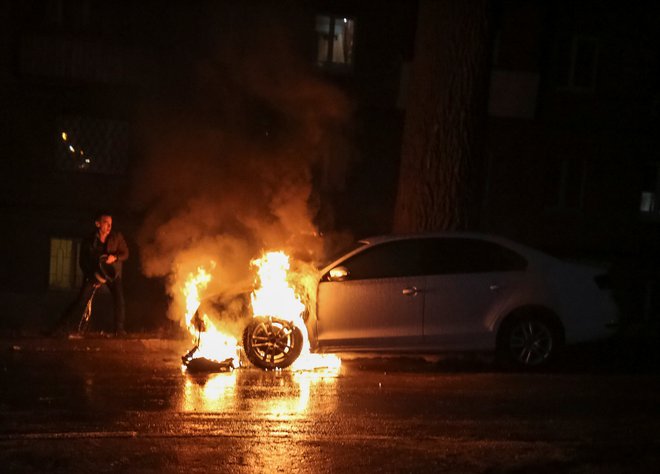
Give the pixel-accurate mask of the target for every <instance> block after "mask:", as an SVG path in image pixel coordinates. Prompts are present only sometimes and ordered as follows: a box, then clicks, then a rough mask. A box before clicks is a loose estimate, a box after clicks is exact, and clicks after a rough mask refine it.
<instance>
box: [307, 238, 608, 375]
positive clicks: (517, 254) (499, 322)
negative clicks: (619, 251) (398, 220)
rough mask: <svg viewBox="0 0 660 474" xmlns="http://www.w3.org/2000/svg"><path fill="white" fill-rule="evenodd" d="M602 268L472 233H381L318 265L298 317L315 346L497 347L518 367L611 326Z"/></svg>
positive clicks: (541, 361) (536, 363)
mask: <svg viewBox="0 0 660 474" xmlns="http://www.w3.org/2000/svg"><path fill="white" fill-rule="evenodd" d="M608 281H609V280H608V278H607V274H606V272H605V271H603V270H602V269H597V268H592V267H588V266H585V265H580V264H575V263H569V262H564V261H561V260H558V259H556V258H554V257H551V256H549V255H546V254H544V253H541V252H539V251H536V250H533V249H530V248H528V247H525V246H523V245H520V244H517V243H514V242H511V241H509V240H506V239H503V238H499V237H493V236H488V235H483V234H475V233H436V234H422V235H406V236H391V235H390V236H381V237H374V238H369V239H365V240H362V241H361V242H360V245H359V246H358V247H357V248H355V249H354V250H351V251H349V252H348V253H346V254H345V255H343V256H342V257H340V258H339V259H337V260H335V261H334V262H332V263H331V264H329V265H328V266H326V267H325V268H324V269H323V270H322V271H321V280H320V282H319V285H318V294H317V305H316V311H315V312H314V311H312V312H311V313H312V315H311V317H310V318H309V319H308V320H307V322H306V325H307V326H308V332H309V335H310V339H311V342H312V349H313V350H315V351H317V352H360V351H365V352H384V353H440V352H448V351H461V352H464V351H496V352H497V354H498V355H499V356H500V357H501V358H502V359H503V360H505V361H507V362H508V363H509V364H512V365H515V366H517V367H520V368H533V367H541V366H544V365H546V364H547V363H549V362H550V361H552V360H553V359H554V358H555V357H556V355H557V354H558V353H559V351H560V350H561V349H562V348H563V346H564V344H572V343H577V342H581V341H588V340H593V339H599V338H603V337H606V336H608V335H610V334H611V333H612V331H613V327H614V325H615V324H616V322H617V309H616V306H615V304H614V302H613V300H612V297H611V292H610V290H609V288H608V286H609V285H608Z"/></svg>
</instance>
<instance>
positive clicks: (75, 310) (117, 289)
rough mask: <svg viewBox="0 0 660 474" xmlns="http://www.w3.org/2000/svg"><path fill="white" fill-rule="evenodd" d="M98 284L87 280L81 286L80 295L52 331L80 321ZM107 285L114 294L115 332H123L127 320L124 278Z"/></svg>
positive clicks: (57, 330) (54, 331)
mask: <svg viewBox="0 0 660 474" xmlns="http://www.w3.org/2000/svg"><path fill="white" fill-rule="evenodd" d="M97 285H99V283H97V282H96V281H94V280H88V279H86V280H85V282H84V283H83V284H82V286H81V287H80V291H79V292H78V296H77V297H76V299H75V300H74V301H73V302H72V303H71V304H70V305H69V306H68V307H67V309H66V310H65V311H64V313H63V314H62V316H61V317H60V319H59V320H58V321H57V323H56V324H55V327H54V328H53V329H52V331H51V332H53V333H56V332H59V331H66V330H67V326H68V325H69V324H71V323H74V322H75V323H78V321H80V319H81V318H82V316H83V313H84V312H85V308H86V307H87V303H88V302H89V300H90V299H91V298H92V296H93V295H94V289H95V288H96V286H97ZM106 285H108V289H109V290H110V293H111V294H112V301H113V303H114V312H115V332H123V331H124V320H125V308H124V306H125V302H124V286H123V284H122V279H121V277H119V278H116V279H115V280H114V281H108V282H106Z"/></svg>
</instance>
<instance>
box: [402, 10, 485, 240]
mask: <svg viewBox="0 0 660 474" xmlns="http://www.w3.org/2000/svg"><path fill="white" fill-rule="evenodd" d="M415 48H416V49H415V59H414V63H413V69H412V77H411V87H410V91H409V95H408V104H407V110H406V123H405V129H404V137H403V152H402V157H401V170H400V176H399V188H398V193H397V200H396V206H395V214H394V231H395V232H421V231H435V230H464V229H474V228H475V227H476V226H477V225H478V214H479V208H480V194H481V193H480V189H481V188H482V182H481V168H482V161H483V159H482V155H483V141H484V139H483V136H484V126H485V119H486V99H487V90H488V79H489V57H490V34H489V28H488V0H420V5H419V18H418V24H417V37H416V46H415Z"/></svg>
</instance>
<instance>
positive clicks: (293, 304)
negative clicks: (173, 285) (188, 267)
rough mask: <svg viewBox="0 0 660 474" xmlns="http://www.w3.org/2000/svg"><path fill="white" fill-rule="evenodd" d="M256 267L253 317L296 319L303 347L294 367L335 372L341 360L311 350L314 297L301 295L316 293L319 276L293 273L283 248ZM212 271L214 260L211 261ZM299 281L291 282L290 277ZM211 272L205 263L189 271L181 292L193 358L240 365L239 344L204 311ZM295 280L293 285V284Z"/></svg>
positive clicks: (254, 262) (256, 264)
mask: <svg viewBox="0 0 660 474" xmlns="http://www.w3.org/2000/svg"><path fill="white" fill-rule="evenodd" d="M251 263H252V265H254V266H255V267H256V268H257V277H258V278H257V281H256V284H255V289H254V291H253V292H252V294H251V303H252V312H253V316H255V317H256V316H274V317H277V318H280V319H284V320H287V321H291V322H293V323H294V324H295V325H296V326H297V327H298V328H299V329H300V331H301V332H302V334H303V348H302V352H301V354H300V357H299V358H298V359H297V360H296V362H294V364H293V365H292V366H291V368H292V369H293V370H318V369H325V370H328V371H330V372H332V373H333V374H334V375H336V374H337V373H338V371H339V368H340V365H341V361H340V360H339V358H337V357H335V356H330V355H319V354H311V353H310V350H309V337H308V333H307V328H306V327H305V322H304V320H303V315H304V313H305V309H306V307H305V304H304V303H303V301H306V302H308V304H309V301H311V300H312V298H311V297H310V295H304V297H301V296H300V295H299V294H298V292H297V291H296V289H295V288H294V286H295V287H296V288H299V291H303V292H306V293H313V292H315V291H316V288H315V285H310V282H315V281H316V278H315V277H316V275H315V274H313V273H312V272H311V271H308V272H300V273H296V274H295V276H292V272H290V267H291V265H290V262H289V256H288V255H287V254H286V253H284V252H282V251H271V252H266V253H264V255H263V256H262V257H261V258H259V259H255V260H253V261H252V262H251ZM210 268H211V270H212V269H213V268H215V262H211V263H210ZM294 279H295V280H297V281H295V282H291V281H290V280H294ZM211 280H212V275H211V273H209V272H208V271H207V270H206V269H205V268H204V267H203V266H200V267H198V268H197V271H196V272H195V273H192V272H191V273H189V274H188V276H187V278H186V280H185V282H184V284H183V286H182V288H181V294H182V296H183V297H184V299H185V322H186V327H187V328H188V331H189V332H190V334H191V335H192V336H193V338H194V339H193V340H194V342H195V343H196V344H197V350H196V351H195V353H194V354H193V356H192V357H193V358H198V357H205V358H207V359H209V360H215V361H219V362H222V361H226V360H228V359H233V361H234V362H233V366H234V367H237V366H238V365H239V362H238V361H239V360H240V357H239V353H240V347H239V345H238V341H237V340H236V339H235V338H234V337H232V336H229V335H227V334H225V333H223V332H222V330H220V329H218V328H217V327H216V325H215V324H214V323H213V321H212V320H211V318H210V317H209V316H208V315H207V314H206V313H204V312H202V310H201V307H200V303H201V295H202V293H203V292H204V290H206V288H207V287H208V285H209V282H210V281H211ZM292 283H294V285H292Z"/></svg>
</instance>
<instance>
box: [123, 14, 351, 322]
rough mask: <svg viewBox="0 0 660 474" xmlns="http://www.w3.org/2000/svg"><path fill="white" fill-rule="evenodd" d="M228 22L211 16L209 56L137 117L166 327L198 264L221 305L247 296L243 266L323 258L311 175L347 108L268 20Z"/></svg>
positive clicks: (151, 267) (149, 265)
mask: <svg viewBox="0 0 660 474" xmlns="http://www.w3.org/2000/svg"><path fill="white" fill-rule="evenodd" d="M253 13H254V12H253ZM236 15H237V14H234V15H233V16H232V15H223V16H222V19H219V20H218V21H220V22H221V27H218V30H219V31H220V32H221V33H219V36H218V37H217V38H216V39H217V41H211V42H210V44H211V45H212V47H210V48H209V50H210V51H213V53H208V55H207V56H205V57H203V58H201V59H195V60H194V61H191V64H190V65H189V73H188V74H184V75H183V76H184V77H183V78H179V79H178V82H176V84H173V85H171V86H170V87H171V89H170V90H169V91H168V92H169V93H172V94H177V95H178V96H179V97H177V98H175V99H172V100H171V101H170V102H169V103H168V105H167V106H163V105H162V104H161V105H159V106H158V107H156V108H154V109H153V111H152V113H150V114H148V115H147V116H146V119H145V121H144V130H143V133H144V134H146V136H148V142H147V145H146V149H145V155H146V160H145V163H144V166H143V167H142V168H141V170H140V172H139V173H138V176H137V180H136V189H135V200H136V202H138V204H139V206H140V209H141V210H143V211H144V213H145V215H146V218H145V220H144V223H143V225H142V227H141V230H140V232H139V235H138V244H139V246H140V253H141V259H142V260H141V264H142V270H143V273H144V274H145V275H147V276H149V277H166V278H167V279H168V287H169V288H168V291H170V296H171V297H172V305H171V307H170V310H169V314H168V316H169V317H170V318H171V319H174V320H180V319H181V318H182V315H183V313H182V307H181V302H180V301H179V298H180V297H179V295H177V294H176V292H177V291H178V286H177V285H178V284H180V282H181V281H182V280H183V279H185V277H186V276H187V275H188V274H189V273H190V272H194V271H195V270H196V269H197V268H198V267H199V266H203V267H204V268H205V269H206V270H207V271H209V272H210V273H211V274H212V275H213V279H212V281H211V283H210V285H209V288H208V289H207V290H206V291H205V293H206V294H219V295H226V298H227V300H229V299H230V298H231V296H233V295H236V294H238V293H240V292H243V291H246V290H249V289H251V285H252V283H253V280H254V275H253V273H252V269H251V268H250V261H251V260H252V259H254V258H256V257H258V256H259V255H260V254H261V253H262V252H263V251H264V250H269V249H277V250H284V251H286V252H287V253H289V254H290V255H291V256H292V257H294V259H295V260H294V263H295V262H300V263H301V264H302V263H311V262H313V261H315V260H316V259H318V258H320V257H321V252H322V241H321V239H320V237H319V235H318V232H317V229H316V227H315V225H314V217H315V214H316V212H317V209H316V207H315V206H316V205H315V202H316V201H317V199H316V197H315V194H314V187H313V183H312V177H313V173H312V171H313V167H314V165H315V163H317V162H318V161H319V160H320V159H321V158H322V154H323V153H324V151H325V152H327V150H331V149H332V147H333V146H334V144H335V143H337V142H341V141H342V140H343V138H342V130H344V129H345V127H346V120H347V116H348V114H349V106H348V102H347V100H346V98H345V96H344V95H343V94H342V93H341V92H339V91H338V89H336V88H335V87H333V86H331V85H329V84H328V83H327V82H325V81H323V80H322V79H321V78H320V77H319V76H318V75H316V73H315V72H314V70H313V69H312V67H311V65H310V64H308V61H307V59H301V55H300V54H298V53H297V52H295V50H294V48H292V47H291V45H292V41H291V40H290V38H288V37H287V35H286V34H285V31H286V30H285V29H283V28H280V27H278V26H277V22H275V21H273V18H272V17H271V16H268V17H267V18H264V17H263V16H259V15H256V14H255V15H251V16H250V15H244V16H241V15H239V16H238V17H237V16H236ZM247 17H249V19H248V18H247ZM261 20H263V21H261ZM237 22H238V23H239V24H241V25H242V26H241V27H240V28H238V27H237V26H235V25H234V26H232V25H231V23H237ZM241 22H242V23H241ZM211 262H213V263H211Z"/></svg>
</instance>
